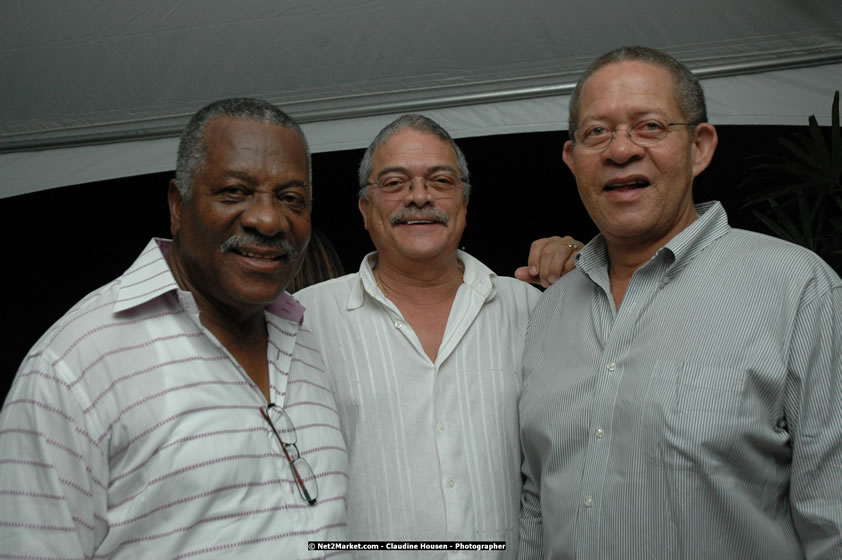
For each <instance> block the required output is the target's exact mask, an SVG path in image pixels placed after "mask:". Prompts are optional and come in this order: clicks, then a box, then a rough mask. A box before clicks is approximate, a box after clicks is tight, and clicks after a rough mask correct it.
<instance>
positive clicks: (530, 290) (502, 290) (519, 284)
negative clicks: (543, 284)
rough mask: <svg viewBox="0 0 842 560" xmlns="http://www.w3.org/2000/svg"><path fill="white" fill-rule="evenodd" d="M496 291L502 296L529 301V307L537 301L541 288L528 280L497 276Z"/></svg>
mask: <svg viewBox="0 0 842 560" xmlns="http://www.w3.org/2000/svg"><path fill="white" fill-rule="evenodd" d="M495 282H496V287H497V293H498V294H500V295H502V296H503V297H511V298H517V299H522V300H524V301H527V302H529V306H530V308H531V307H532V306H534V305H535V303H537V301H538V298H540V297H541V290H539V289H538V288H536V287H535V286H533V285H532V284H530V283H528V282H524V281H522V280H518V279H517V278H511V277H509V276H497V278H496V280H495Z"/></svg>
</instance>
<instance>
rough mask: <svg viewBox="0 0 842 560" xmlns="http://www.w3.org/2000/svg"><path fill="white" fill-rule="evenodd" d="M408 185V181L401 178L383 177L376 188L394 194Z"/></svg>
mask: <svg viewBox="0 0 842 560" xmlns="http://www.w3.org/2000/svg"><path fill="white" fill-rule="evenodd" d="M407 183H409V180H408V179H406V178H405V177H401V176H392V177H383V178H382V179H380V181H378V183H377V186H378V187H380V188H381V189H382V190H384V191H386V192H396V191H399V190H401V189H403V187H404V186H405V185H406V184H407Z"/></svg>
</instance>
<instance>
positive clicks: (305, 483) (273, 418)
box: [260, 403, 319, 506]
mask: <svg viewBox="0 0 842 560" xmlns="http://www.w3.org/2000/svg"><path fill="white" fill-rule="evenodd" d="M260 414H262V415H263V418H265V419H266V421H267V422H269V426H270V427H271V428H272V432H274V434H275V437H277V438H278V442H280V444H281V449H282V450H283V452H284V455H285V456H286V458H287V462H288V463H289V469H290V471H292V478H293V479H294V480H295V484H296V485H297V486H298V493H299V494H301V497H302V498H303V499H304V501H305V502H307V503H308V504H310V505H311V506H312V505H313V504H315V503H316V500H317V499H318V498H319V486H318V484H316V475H315V474H313V468H312V467H311V466H310V463H308V462H307V459H305V458H304V457H302V456H301V454H300V453H299V452H298V446H297V445H296V441H297V436H296V433H295V425H294V424H293V423H292V420H290V419H289V416H287V413H286V412H284V411H283V409H282V408H281V407H279V406H278V405H276V404H275V403H269V405H268V406H264V407H261V408H260ZM281 434H283V435H281ZM290 448H291V449H292V450H293V452H294V453H292V454H290V452H289V449H290Z"/></svg>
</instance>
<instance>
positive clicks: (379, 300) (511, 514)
mask: <svg viewBox="0 0 842 560" xmlns="http://www.w3.org/2000/svg"><path fill="white" fill-rule="evenodd" d="M372 258H374V257H373V255H369V256H368V257H366V259H364V260H363V263H362V266H361V269H360V272H359V273H357V274H351V275H347V276H344V277H342V278H339V279H334V280H330V281H327V282H323V283H321V284H318V285H316V286H312V287H309V288H306V289H304V290H302V291H300V292H297V293H296V297H297V298H299V299H300V300H301V302H302V303H303V304H304V305H305V306H306V307H307V312H306V314H305V326H312V329H313V331H314V332H316V333H317V335H318V336H319V344H320V346H321V347H322V348H324V350H325V352H324V354H325V363H326V367H327V370H328V371H329V373H330V375H332V376H333V377H334V383H335V385H336V391H337V405H338V408H339V414H340V419H341V423H342V429H343V431H344V433H345V437H346V440H347V443H348V448H349V453H350V458H351V471H350V488H349V502H348V515H349V527H350V532H351V535H352V537H354V538H357V539H425V540H505V541H507V542H508V551H507V552H506V553H495V552H479V553H478V552H464V553H460V552H456V551H451V552H449V553H448V554H447V557H448V558H451V557H460V556H465V557H482V558H485V559H491V558H498V557H513V556H514V554H515V553H516V548H517V530H518V510H519V500H520V450H519V444H518V421H517V398H518V395H519V394H520V389H521V385H522V384H521V373H520V358H521V351H522V348H523V336H524V333H525V330H526V323H527V320H528V314H529V310H530V309H531V307H532V306H533V305H534V304H535V302H536V301H537V299H538V296H539V292H538V290H536V289H535V288H533V287H531V286H529V285H528V284H525V283H523V282H520V281H518V280H514V279H512V278H498V277H496V276H495V275H494V274H493V273H492V272H491V271H490V270H489V269H488V268H487V267H485V266H484V265H482V263H480V262H479V261H477V260H476V259H474V258H473V257H471V256H470V255H468V254H466V253H462V252H460V253H459V258H460V260H461V261H462V263H463V264H464V265H465V271H464V281H463V284H462V286H461V287H460V288H459V291H458V293H457V295H456V299H455V301H454V303H453V307H452V308H451V311H450V316H449V319H448V323H447V327H446V330H445V333H444V336H443V339H442V343H441V346H440V348H439V352H438V356H437V359H436V361H435V363H433V362H431V361H430V359H429V357H428V356H427V355H426V354H425V352H424V350H423V348H422V347H421V343H420V341H419V340H418V337H417V336H416V335H415V333H414V332H413V331H412V328H411V327H410V326H409V325H408V324H407V323H406V321H405V320H404V318H403V317H402V316H401V314H400V312H399V311H398V309H397V307H395V306H394V305H393V304H392V303H391V302H390V301H389V300H388V299H386V298H385V297H384V296H383V294H382V292H381V291H380V290H379V288H378V287H377V285H376V282H375V281H374V277H373V275H372V271H371V266H370V259H372ZM395 554H396V553H395V552H388V553H382V555H383V556H384V557H388V558H394V555H395ZM410 554H413V553H410ZM441 556H442V557H443V556H444V555H443V554H442V555H441ZM425 557H428V556H425Z"/></svg>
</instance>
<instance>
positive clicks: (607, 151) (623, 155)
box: [602, 128, 643, 163]
mask: <svg viewBox="0 0 842 560" xmlns="http://www.w3.org/2000/svg"><path fill="white" fill-rule="evenodd" d="M641 150H643V148H641V147H640V146H639V145H638V144H636V143H635V142H634V140H632V133H631V129H629V128H616V129H614V130H612V131H611V140H610V141H609V142H608V145H607V146H605V148H603V150H602V156H603V158H605V159H607V160H610V161H613V162H614V163H626V162H628V161H629V160H631V159H636V158H638V157H640V153H641Z"/></svg>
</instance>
